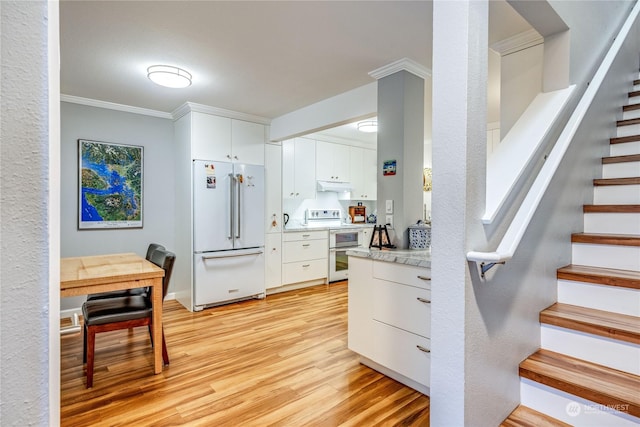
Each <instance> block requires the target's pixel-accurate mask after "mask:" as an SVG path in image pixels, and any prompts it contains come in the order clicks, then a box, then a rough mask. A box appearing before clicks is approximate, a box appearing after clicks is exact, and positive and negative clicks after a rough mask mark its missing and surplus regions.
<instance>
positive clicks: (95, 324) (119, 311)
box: [82, 249, 176, 388]
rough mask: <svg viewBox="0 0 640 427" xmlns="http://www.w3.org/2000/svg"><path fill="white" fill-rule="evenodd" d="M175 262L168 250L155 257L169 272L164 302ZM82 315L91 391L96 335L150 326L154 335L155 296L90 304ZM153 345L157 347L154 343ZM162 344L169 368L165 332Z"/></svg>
mask: <svg viewBox="0 0 640 427" xmlns="http://www.w3.org/2000/svg"><path fill="white" fill-rule="evenodd" d="M175 259H176V256H175V254H174V253H173V252H169V251H166V250H164V249H156V250H155V251H153V253H152V254H151V259H150V261H151V262H153V263H154V264H156V265H157V266H159V267H162V268H163V269H164V271H165V273H164V278H163V281H162V298H163V299H164V297H165V296H166V295H167V289H168V288H169V280H170V279H171V272H172V271H173V264H174V262H175ZM82 315H83V316H84V348H83V362H84V363H86V364H87V388H91V387H93V367H94V358H95V342H96V333H99V332H108V331H115V330H118V329H129V328H133V327H136V326H147V327H148V328H149V332H151V331H152V328H153V323H152V320H153V310H152V305H151V295H150V294H149V293H145V294H141V295H127V296H121V297H115V298H102V299H95V300H91V301H86V302H85V303H84V304H83V305H82ZM150 335H151V334H150ZM151 344H152V345H154V343H153V339H152V342H151ZM161 344H162V360H163V362H164V364H165V365H168V364H169V353H168V352H167V345H166V342H165V339H164V328H163V331H162V343H161Z"/></svg>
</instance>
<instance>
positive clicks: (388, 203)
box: [384, 200, 393, 214]
mask: <svg viewBox="0 0 640 427" xmlns="http://www.w3.org/2000/svg"><path fill="white" fill-rule="evenodd" d="M384 212H385V213H388V214H392V213H393V200H386V201H385V204H384Z"/></svg>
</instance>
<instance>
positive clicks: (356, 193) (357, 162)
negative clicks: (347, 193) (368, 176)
mask: <svg viewBox="0 0 640 427" xmlns="http://www.w3.org/2000/svg"><path fill="white" fill-rule="evenodd" d="M363 151H364V149H363V148H360V147H349V164H350V166H351V186H352V187H353V190H351V199H353V200H361V199H364V198H365V197H364V196H365V194H364V193H365V189H364V181H363V178H364V174H363V171H362V167H363V165H364V162H363V158H362V152H363Z"/></svg>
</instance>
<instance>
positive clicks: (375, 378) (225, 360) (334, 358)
mask: <svg viewBox="0 0 640 427" xmlns="http://www.w3.org/2000/svg"><path fill="white" fill-rule="evenodd" d="M164 310H165V311H164V322H165V334H166V338H167V346H168V349H169V358H170V361H171V364H170V365H169V366H166V367H165V369H164V371H163V372H162V374H160V375H153V369H152V366H153V360H152V359H153V353H152V351H151V346H150V342H149V333H148V331H147V329H146V328H136V329H133V330H129V331H114V332H108V333H103V334H100V335H99V336H98V337H97V338H96V366H95V374H94V386H93V388H92V389H88V390H87V389H86V388H85V377H84V369H83V365H82V335H81V334H80V333H76V334H71V335H63V336H62V337H61V425H62V426H89V425H90V426H121V425H122V426H124V425H126V426H168V425H193V426H295V427H297V426H365V425H366V426H377V425H380V426H399V425H400V426H428V425H429V398H428V397H427V396H425V395H422V394H421V393H418V392H416V391H414V390H413V389H410V388H408V387H405V386H403V385H402V384H400V383H398V382H396V381H394V380H392V379H390V378H387V377H385V376H384V375H381V374H380V373H378V372H376V371H374V370H372V369H370V368H368V367H365V366H363V365H360V364H359V363H358V357H357V356H356V355H355V354H354V353H353V352H351V351H350V350H349V349H348V348H347V283H346V282H340V283H336V284H332V285H331V286H326V285H321V286H315V287H312V288H306V289H301V290H297V291H291V292H286V293H282V294H276V295H270V296H268V297H267V298H266V299H265V300H250V301H245V302H240V303H236V304H231V305H226V306H221V307H217V308H211V309H207V310H204V311H202V312H199V313H190V312H188V311H187V310H185V309H184V308H183V307H182V306H181V305H180V304H179V303H177V302H176V301H167V302H165V304H164Z"/></svg>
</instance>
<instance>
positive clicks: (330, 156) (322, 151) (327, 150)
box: [316, 141, 351, 182]
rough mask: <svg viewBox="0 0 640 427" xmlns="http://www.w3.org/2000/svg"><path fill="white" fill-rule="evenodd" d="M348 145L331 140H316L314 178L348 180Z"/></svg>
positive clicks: (337, 180) (320, 179)
mask: <svg viewBox="0 0 640 427" xmlns="http://www.w3.org/2000/svg"><path fill="white" fill-rule="evenodd" d="M350 176H351V174H350V165H349V146H348V145H342V144H333V143H331V142H324V141H317V142H316V179H317V180H318V181H331V182H349V180H350Z"/></svg>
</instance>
